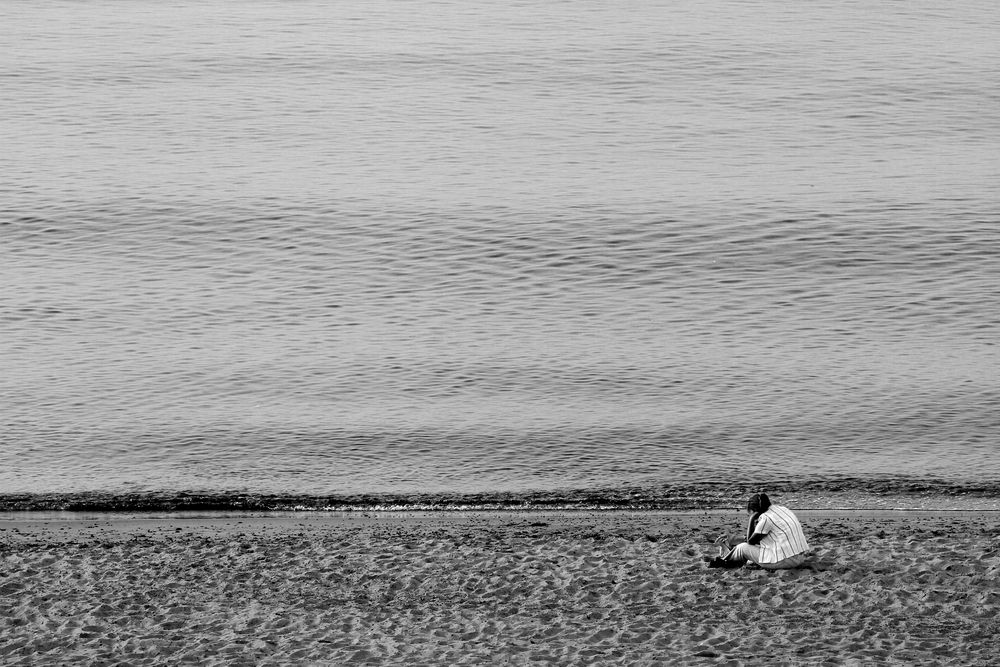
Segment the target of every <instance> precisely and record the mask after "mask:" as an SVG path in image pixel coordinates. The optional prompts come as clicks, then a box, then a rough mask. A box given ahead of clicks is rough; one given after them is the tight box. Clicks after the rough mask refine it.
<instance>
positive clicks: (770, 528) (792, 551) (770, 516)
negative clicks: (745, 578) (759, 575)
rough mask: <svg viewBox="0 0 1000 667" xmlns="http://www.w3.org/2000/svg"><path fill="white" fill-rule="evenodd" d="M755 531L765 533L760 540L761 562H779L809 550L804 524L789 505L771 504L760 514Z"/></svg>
mask: <svg viewBox="0 0 1000 667" xmlns="http://www.w3.org/2000/svg"><path fill="white" fill-rule="evenodd" d="M754 533H759V534H761V535H763V538H762V539H761V540H760V542H759V546H760V555H759V560H758V562H759V563H760V564H762V565H763V564H769V563H778V562H781V561H783V560H786V559H788V558H791V557H792V556H798V555H799V554H803V553H805V552H806V551H808V550H809V543H808V542H807V541H806V536H805V533H803V531H802V524H801V523H799V520H798V518H797V517H796V516H795V515H794V514H793V513H792V511H791V510H790V509H788V508H787V507H783V506H781V505H771V506H770V507H768V508H767V511H766V512H764V513H763V514H761V515H760V517H759V518H758V520H757V525H756V526H754Z"/></svg>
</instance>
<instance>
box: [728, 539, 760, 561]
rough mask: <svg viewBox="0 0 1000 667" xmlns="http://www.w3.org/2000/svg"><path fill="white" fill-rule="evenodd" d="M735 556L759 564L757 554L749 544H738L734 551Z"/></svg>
mask: <svg viewBox="0 0 1000 667" xmlns="http://www.w3.org/2000/svg"><path fill="white" fill-rule="evenodd" d="M733 555H734V556H736V557H737V558H742V559H743V560H749V561H753V562H757V554H755V553H754V549H753V547H752V546H751V545H750V543H749V542H740V543H739V544H737V545H736V547H735V548H734V549H733Z"/></svg>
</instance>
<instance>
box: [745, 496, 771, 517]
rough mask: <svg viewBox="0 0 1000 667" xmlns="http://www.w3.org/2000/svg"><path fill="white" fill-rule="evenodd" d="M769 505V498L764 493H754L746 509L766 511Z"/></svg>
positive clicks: (758, 511) (756, 511)
mask: <svg viewBox="0 0 1000 667" xmlns="http://www.w3.org/2000/svg"><path fill="white" fill-rule="evenodd" d="M770 506H771V499H770V498H768V497H767V494H766V493H758V494H755V495H754V496H753V497H752V498H750V501H749V502H748V503H747V509H748V510H749V511H751V512H754V513H755V514H756V513H760V512H766V511H767V508H768V507H770Z"/></svg>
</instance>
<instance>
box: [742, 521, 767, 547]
mask: <svg viewBox="0 0 1000 667" xmlns="http://www.w3.org/2000/svg"><path fill="white" fill-rule="evenodd" d="M765 518H766V517H765ZM754 519H756V525H755V526H754V527H753V529H752V531H751V532H752V533H753V534H752V535H750V537H748V538H747V544H760V543H761V540H763V539H764V537H765V536H766V535H767V534H768V533H769V532H771V528H770V526H769V525H768V522H767V521H764V520H762V519H761V516H760V515H755V516H754Z"/></svg>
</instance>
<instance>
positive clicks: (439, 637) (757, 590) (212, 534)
mask: <svg viewBox="0 0 1000 667" xmlns="http://www.w3.org/2000/svg"><path fill="white" fill-rule="evenodd" d="M800 518H801V519H802V521H803V524H804V525H805V528H806V531H807V535H808V537H809V539H810V541H811V542H812V544H813V546H814V551H815V554H816V556H815V559H814V560H815V562H816V563H817V564H818V565H817V567H816V568H814V569H801V570H791V571H784V572H767V571H763V570H759V569H743V570H715V569H708V568H707V567H706V565H705V563H704V562H703V561H702V557H703V556H706V555H710V554H712V553H713V547H712V544H711V543H712V540H713V539H714V538H715V537H716V536H717V535H718V534H719V533H720V532H722V531H729V532H736V531H738V530H739V529H740V528H741V526H742V523H743V516H742V515H741V514H739V513H736V512H731V513H723V514H689V515H679V514H670V513H655V512H647V513H623V512H607V513H600V512H593V513H591V512H562V513H559V512H546V513H517V512H509V513H488V512H478V513H457V512H455V513H451V512H449V513H439V514H434V513H428V514H394V513H385V514H377V515H376V514H368V515H361V514H348V515H336V516H329V515H327V516H321V515H302V516H291V517H246V516H245V517H230V518H220V517H214V518H213V517H202V518H183V517H176V516H175V517H166V518H159V519H152V518H121V517H118V518H115V517H107V516H105V517H96V518H90V519H87V520H82V519H79V518H75V519H73V520H63V519H62V518H59V519H53V518H48V519H46V520H31V521H29V520H25V519H24V518H23V517H18V516H14V515H9V516H8V520H3V521H0V563H2V568H0V569H2V571H0V664H3V665H46V664H89V665H130V666H132V665H174V664H192V665H278V664H283V665H284V664H288V665H312V664H315V665H343V664H398V665H421V664H426V665H452V664H546V663H556V664H573V665H577V664H627V665H652V664H733V665H738V664H748V665H757V664H771V665H781V664H788V665H812V664H830V665H840V664H848V665H850V664H878V665H881V664H900V665H911V664H955V665H993V664H996V661H997V660H998V657H997V656H1000V618H998V611H1000V537H998V535H1000V514H998V513H991V512H964V513H962V512H957V513H937V514H934V513H907V514H901V513H893V512H883V513H867V514H866V513H863V512H860V513H847V512H844V513H834V512H825V513H824V512H811V513H804V512H803V513H800ZM10 519H13V520H10Z"/></svg>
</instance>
